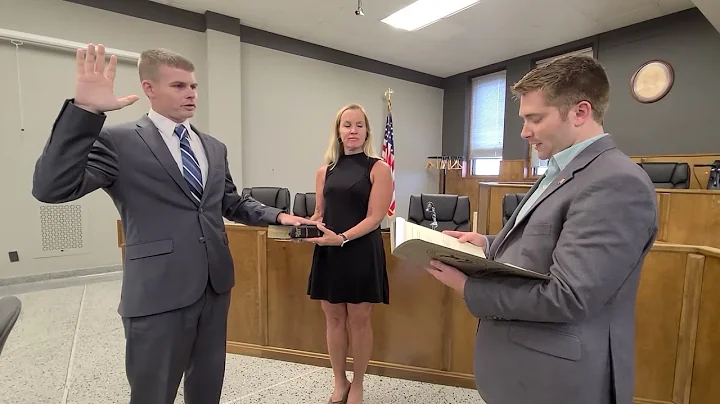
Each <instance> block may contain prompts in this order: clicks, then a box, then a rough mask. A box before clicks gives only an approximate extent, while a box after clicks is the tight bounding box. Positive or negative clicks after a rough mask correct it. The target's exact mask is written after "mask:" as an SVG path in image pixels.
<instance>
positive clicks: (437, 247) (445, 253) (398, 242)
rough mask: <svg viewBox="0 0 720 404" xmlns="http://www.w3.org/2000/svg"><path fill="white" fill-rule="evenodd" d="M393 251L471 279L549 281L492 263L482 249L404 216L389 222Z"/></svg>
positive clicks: (418, 262) (526, 272)
mask: <svg viewBox="0 0 720 404" xmlns="http://www.w3.org/2000/svg"><path fill="white" fill-rule="evenodd" d="M390 252H391V254H392V255H394V256H396V257H398V258H400V259H402V260H405V261H408V262H411V263H413V264H415V265H418V266H420V267H422V268H427V267H429V266H430V261H431V260H438V261H440V262H442V263H445V264H447V265H450V266H453V267H455V268H457V269H459V270H460V271H462V272H463V273H465V274H466V275H467V276H469V277H483V276H488V275H500V276H520V277H524V278H532V279H539V280H547V279H549V278H550V275H549V274H542V273H538V272H535V271H531V270H529V269H525V268H520V267H518V266H515V265H512V264H508V263H502V262H498V261H493V260H489V259H487V258H486V257H485V252H484V251H483V249H482V248H481V247H478V246H476V245H473V244H470V243H461V242H460V241H459V240H458V239H456V238H455V237H452V236H449V235H447V234H443V233H442V232H440V231H437V230H433V229H430V228H427V227H423V226H420V225H418V224H415V223H412V222H408V221H407V220H405V219H404V218H402V217H396V218H394V219H393V220H392V221H391V223H390Z"/></svg>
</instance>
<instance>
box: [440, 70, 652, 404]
mask: <svg viewBox="0 0 720 404" xmlns="http://www.w3.org/2000/svg"><path fill="white" fill-rule="evenodd" d="M512 91H513V93H514V94H515V95H516V96H518V97H519V98H520V116H521V117H522V118H523V120H524V126H523V130H522V134H521V135H522V137H523V138H525V139H527V141H528V142H529V143H530V145H531V147H534V148H535V149H536V150H537V153H538V156H539V157H540V158H541V159H549V163H548V170H547V172H546V174H545V175H544V176H543V177H542V178H540V179H539V180H538V181H537V182H536V183H535V184H534V186H533V187H532V189H531V190H530V191H529V192H528V193H527V194H526V195H525V197H524V199H523V200H522V202H521V203H520V206H519V207H518V209H516V211H515V212H514V213H513V215H512V217H511V218H510V220H508V222H507V223H506V225H505V226H504V228H503V229H502V230H501V231H500V233H499V234H498V235H496V236H484V235H480V234H476V233H460V232H450V233H449V234H450V235H452V236H455V237H458V238H460V239H461V241H466V242H471V243H473V244H475V245H478V246H481V247H483V248H485V251H486V255H487V257H488V258H489V259H493V260H496V261H500V262H506V263H510V264H513V265H517V266H520V267H523V268H526V269H528V270H532V271H536V272H540V273H546V274H550V279H549V280H546V281H543V280H533V279H525V278H520V277H508V276H488V277H482V278H467V277H466V276H465V275H464V274H463V273H462V272H460V271H458V270H457V269H455V268H452V267H449V266H447V265H445V264H442V263H439V262H432V263H431V265H432V267H431V268H428V271H429V272H430V273H431V274H432V275H433V276H435V277H436V278H437V279H438V280H440V281H441V282H443V283H445V284H446V285H448V286H450V287H452V288H454V289H456V290H458V291H459V292H460V293H462V294H463V297H464V300H465V303H466V305H467V307H468V309H469V310H470V312H471V313H472V314H473V315H474V316H475V317H477V318H479V319H480V324H479V326H478V330H477V335H476V342H475V365H474V370H475V380H476V385H477V388H478V391H479V392H480V395H481V396H482V397H483V398H484V400H485V401H487V402H488V404H496V403H497V404H503V403H530V402H531V403H533V404H555V403H583V404H610V403H623V404H624V403H627V404H630V403H632V397H633V385H634V355H635V352H634V339H635V334H634V322H635V316H634V314H635V313H634V311H635V300H636V295H637V288H638V282H639V277H640V269H641V267H642V264H643V260H644V258H645V256H646V254H647V252H648V251H649V249H650V247H651V246H652V244H653V242H654V240H655V237H656V235H657V231H658V225H657V221H658V219H657V202H656V196H655V191H654V187H653V185H652V183H651V181H650V179H649V178H648V176H647V174H646V173H645V172H644V171H643V170H642V169H641V168H640V167H638V165H637V164H635V163H634V162H633V161H632V160H631V159H630V158H629V157H627V156H626V155H625V154H623V153H622V152H621V151H620V150H618V149H617V148H616V147H615V144H614V143H613V140H612V138H611V136H610V135H608V134H607V133H605V131H604V129H603V126H602V122H603V117H604V114H605V111H606V110H607V107H608V101H609V91H610V85H609V82H608V79H607V76H606V74H605V71H604V70H603V68H602V66H600V64H599V63H598V62H597V61H595V60H594V59H592V58H589V57H582V56H569V57H564V58H560V59H557V60H555V61H553V62H552V63H550V64H549V65H547V66H544V67H540V68H537V69H535V70H533V71H531V72H529V73H528V74H527V75H525V77H523V78H522V79H521V80H520V81H519V82H518V83H516V84H515V85H514V86H513V88H512Z"/></svg>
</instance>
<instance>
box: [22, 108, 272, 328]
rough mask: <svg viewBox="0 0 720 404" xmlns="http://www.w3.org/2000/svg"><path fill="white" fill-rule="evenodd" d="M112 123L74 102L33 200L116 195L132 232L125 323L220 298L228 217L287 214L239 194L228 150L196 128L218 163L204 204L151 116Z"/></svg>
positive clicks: (228, 282)
mask: <svg viewBox="0 0 720 404" xmlns="http://www.w3.org/2000/svg"><path fill="white" fill-rule="evenodd" d="M105 118H106V115H104V114H100V115H97V114H93V113H90V112H87V111H85V110H83V109H81V108H78V107H76V106H75V105H74V104H73V103H72V100H67V101H66V102H65V103H64V105H63V107H62V110H61V111H60V114H59V116H58V117H57V120H56V121H55V123H54V125H53V128H52V134H51V136H50V139H49V140H48V142H47V144H46V145H45V149H44V150H43V153H42V155H41V156H40V158H39V159H38V161H37V163H36V166H35V173H34V176H33V188H32V194H33V196H34V197H35V198H36V199H38V200H39V201H41V202H45V203H63V202H68V201H73V200H76V199H79V198H81V197H83V196H84V195H86V194H88V193H90V192H92V191H95V190H97V189H100V188H102V189H104V190H105V191H106V192H107V193H108V194H109V195H110V197H111V198H112V200H113V202H114V203H115V206H116V207H117V209H118V211H119V213H120V217H121V219H122V223H123V231H124V234H125V262H124V274H123V284H122V296H121V301H120V306H119V310H118V311H119V313H120V315H121V316H123V317H135V316H146V315H151V314H157V313H162V312H166V311H169V310H174V309H178V308H181V307H185V306H188V305H190V304H192V303H193V302H195V301H196V300H197V299H199V298H200V297H201V296H202V294H203V293H204V291H205V289H206V287H207V285H208V282H210V284H211V285H212V287H213V289H214V290H215V291H216V292H217V293H223V292H227V291H229V290H230V289H231V288H232V287H233V285H234V271H233V260H232V256H231V255H230V251H229V248H228V236H227V234H226V232H225V225H224V223H223V217H226V218H227V219H229V220H232V221H238V222H242V223H245V224H251V225H262V224H268V223H275V222H276V220H277V217H278V215H279V214H280V212H281V211H280V210H279V209H275V208H272V207H268V206H265V205H263V204H261V203H259V202H257V201H255V200H253V199H252V198H250V197H247V196H245V197H243V196H240V195H238V192H237V190H236V187H235V185H234V184H233V180H232V177H231V176H230V171H229V169H228V163H227V149H226V147H225V145H224V144H223V143H221V142H220V141H218V140H217V139H215V138H213V137H211V136H208V135H206V134H203V133H201V132H200V131H198V130H197V129H196V128H195V127H193V131H195V133H197V134H198V135H199V136H200V139H201V140H202V143H203V147H204V149H205V153H206V154H207V160H208V175H207V177H208V178H207V180H206V185H205V189H204V191H203V197H202V201H201V202H200V203H197V201H196V200H194V199H193V198H192V196H191V194H190V190H189V188H188V185H187V183H186V181H185V179H184V178H183V176H182V173H181V172H180V170H179V169H178V165H177V163H176V162H175V160H174V159H173V157H172V155H171V154H170V151H169V150H168V148H167V145H166V144H165V142H164V141H163V139H162V138H161V135H160V133H159V132H158V130H157V128H156V127H155V126H154V125H153V123H152V121H151V120H150V118H148V117H147V115H144V116H142V117H141V118H140V119H139V120H138V121H137V122H132V123H125V124H120V125H116V126H109V127H103V124H104V122H105Z"/></svg>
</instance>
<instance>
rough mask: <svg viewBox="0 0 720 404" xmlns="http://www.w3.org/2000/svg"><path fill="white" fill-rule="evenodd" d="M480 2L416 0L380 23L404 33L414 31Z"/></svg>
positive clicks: (470, 0) (466, 0) (468, 0)
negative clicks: (401, 30) (402, 30)
mask: <svg viewBox="0 0 720 404" xmlns="http://www.w3.org/2000/svg"><path fill="white" fill-rule="evenodd" d="M479 1H480V0H417V1H416V2H414V3H412V4H410V5H409V6H407V7H405V8H403V9H401V10H399V11H397V12H395V13H393V14H391V15H390V16H388V17H387V18H385V19H384V20H382V22H384V23H385V24H388V25H391V26H393V27H395V28H399V29H404V30H406V31H415V30H418V29H420V28H423V27H426V26H428V25H430V24H432V23H434V22H437V21H439V20H441V19H443V18H446V17H449V16H451V15H453V14H455V13H458V12H460V11H463V10H465V9H466V8H468V7H470V6H473V5H475V4H477V3H478V2H479Z"/></svg>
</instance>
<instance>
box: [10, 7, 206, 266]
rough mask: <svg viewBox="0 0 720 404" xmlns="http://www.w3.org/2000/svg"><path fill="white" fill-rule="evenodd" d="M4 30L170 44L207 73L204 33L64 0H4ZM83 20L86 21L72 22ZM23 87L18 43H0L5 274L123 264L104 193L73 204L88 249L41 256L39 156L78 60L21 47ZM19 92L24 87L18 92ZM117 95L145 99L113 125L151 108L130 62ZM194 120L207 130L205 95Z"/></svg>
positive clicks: (115, 117) (123, 45)
mask: <svg viewBox="0 0 720 404" xmlns="http://www.w3.org/2000/svg"><path fill="white" fill-rule="evenodd" d="M0 2H2V12H0V28H4V29H10V30H16V31H23V32H29V33H33V34H38V35H45V36H51V37H57V38H62V39H66V40H71V41H77V42H82V43H87V42H94V43H96V44H97V43H103V44H105V45H106V46H108V47H112V48H118V49H123V50H128V51H133V52H141V51H142V50H144V49H147V48H152V47H166V48H170V49H172V50H175V51H177V52H180V53H182V54H184V55H186V56H187V57H189V58H191V59H193V60H195V61H199V63H197V65H198V72H197V76H198V80H200V81H201V82H206V81H207V80H206V77H205V68H206V67H205V62H204V61H205V57H206V56H205V55H206V53H205V52H206V51H205V49H206V39H205V34H204V33H201V32H194V31H190V30H186V29H180V28H175V27H171V26H168V25H163V24H157V23H153V22H150V21H146V20H141V19H137V18H131V17H126V16H123V15H119V14H114V13H109V12H105V11H101V10H97V9H93V8H90V7H86V6H81V5H77V4H73V3H68V2H64V1H49V0H0ZM71 20H79V21H82V23H78V24H75V23H70V21H71ZM19 51H20V52H19V71H20V81H19V83H20V86H18V76H17V74H18V65H17V60H16V48H15V46H14V45H12V44H11V43H8V42H6V41H0V88H2V89H3V102H2V108H0V122H2V123H3V130H2V132H0V141H1V144H2V147H0V149H1V150H2V151H1V152H0V153H2V154H0V158H1V160H0V170H2V171H1V172H4V173H11V174H12V175H7V176H5V175H4V177H6V178H7V180H6V181H5V182H4V185H3V187H2V189H3V192H2V194H3V199H2V209H0V278H10V277H18V276H20V277H24V276H29V275H36V274H46V273H54V272H60V271H65V270H74V269H83V268H97V267H106V266H113V265H119V264H120V263H121V262H120V261H121V258H120V250H119V249H118V247H117V231H116V226H115V221H116V219H118V218H119V215H118V214H117V210H116V209H115V206H114V205H113V204H112V201H111V200H110V198H109V197H108V196H107V195H106V194H105V193H104V192H102V191H99V192H95V193H93V194H91V195H88V196H87V197H85V198H82V199H81V200H79V201H77V202H74V203H71V204H68V205H80V206H81V208H82V210H83V227H84V229H83V235H82V240H83V244H84V248H82V249H78V250H71V251H70V252H66V253H61V254H58V255H61V256H53V257H45V258H39V257H40V256H42V255H43V252H42V244H41V230H40V214H39V212H40V207H41V206H44V204H41V203H39V202H37V201H36V200H35V199H34V198H33V197H32V195H31V194H30V190H31V188H32V174H33V169H34V164H35V161H36V160H37V158H38V156H39V155H40V153H41V151H42V148H43V146H44V144H45V142H46V141H47V139H48V137H49V135H50V129H51V127H52V123H53V121H54V120H55V117H56V116H57V113H58V112H59V110H60V107H61V106H62V102H63V100H64V99H65V98H70V97H72V96H73V91H74V80H75V66H74V63H75V58H74V52H72V51H58V50H53V49H47V48H41V47H34V46H30V45H24V46H21V47H20V49H19ZM20 91H21V92H20ZM116 93H117V94H118V95H120V94H123V95H127V94H138V95H140V96H141V99H140V101H138V102H137V103H135V104H134V105H132V106H130V107H128V108H126V109H123V110H121V111H116V112H112V113H110V114H109V117H108V120H107V122H108V123H116V122H121V121H127V120H135V119H137V118H139V117H140V116H141V115H142V114H143V113H145V112H147V110H148V109H149V103H148V102H147V100H146V99H145V98H144V96H143V94H142V89H141V87H140V84H139V79H138V76H137V68H136V66H135V65H134V64H133V63H132V62H121V63H120V64H119V65H118V74H117V78H116ZM18 95H21V98H22V113H23V116H24V123H25V125H24V128H25V130H24V131H20V107H19V98H18ZM195 122H196V123H197V124H198V125H199V126H200V127H207V94H202V95H201V96H200V100H199V108H198V112H197V117H196V119H195ZM9 251H18V253H19V256H20V261H19V262H15V263H11V262H10V260H9V258H8V252H9Z"/></svg>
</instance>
